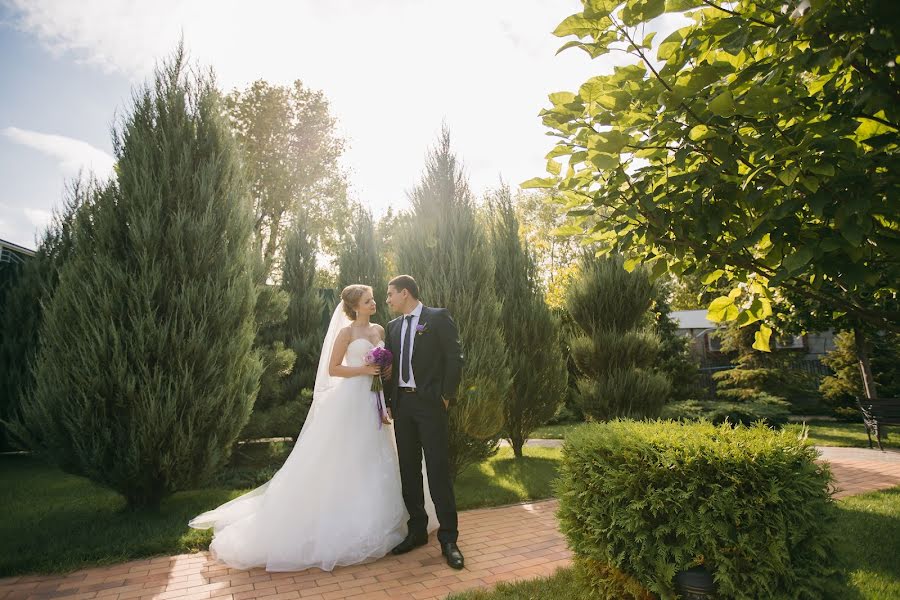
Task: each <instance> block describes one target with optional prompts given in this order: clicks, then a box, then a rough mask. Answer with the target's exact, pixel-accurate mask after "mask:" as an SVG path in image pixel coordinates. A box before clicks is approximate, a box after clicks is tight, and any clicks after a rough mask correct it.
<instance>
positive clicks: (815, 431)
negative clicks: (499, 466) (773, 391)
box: [531, 421, 900, 448]
mask: <svg viewBox="0 0 900 600" xmlns="http://www.w3.org/2000/svg"><path fill="white" fill-rule="evenodd" d="M582 425H584V424H583V423H565V424H562V425H546V426H544V427H541V428H539V429H538V430H537V431H535V432H534V433H533V434H532V435H531V437H533V438H540V439H555V440H561V439H565V437H566V436H567V435H568V434H569V433H571V432H572V431H574V430H575V429H577V428H579V427H581V426H582ZM807 425H809V439H810V441H812V443H813V444H815V445H816V446H847V447H852V448H868V447H869V439H868V438H867V437H866V428H865V427H864V426H863V424H862V422H859V423H844V422H839V421H810V422H809V423H807ZM800 427H801V425H800V424H799V423H789V424H787V425H785V428H786V429H788V430H790V431H797V432H798V433H799V431H800ZM873 443H874V441H873ZM881 445H882V446H884V447H885V448H900V429H898V428H897V427H889V428H887V429H886V430H885V431H882V434H881ZM876 447H877V446H876Z"/></svg>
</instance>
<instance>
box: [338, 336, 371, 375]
mask: <svg viewBox="0 0 900 600" xmlns="http://www.w3.org/2000/svg"><path fill="white" fill-rule="evenodd" d="M349 345H350V329H349V328H344V329H342V330H341V332H340V333H338V335H337V338H336V339H335V340H334V348H333V349H332V350H331V362H330V363H329V364H328V374H329V375H331V376H332V377H358V376H359V375H378V367H376V366H375V365H363V366H362V367H348V366H345V365H342V364H341V363H342V362H343V360H344V354H346V353H347V346H349Z"/></svg>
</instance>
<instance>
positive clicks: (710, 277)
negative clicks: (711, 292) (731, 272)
mask: <svg viewBox="0 0 900 600" xmlns="http://www.w3.org/2000/svg"><path fill="white" fill-rule="evenodd" d="M724 274H725V271H723V270H722V269H716V270H715V271H713V272H712V273H708V274H707V275H706V276H704V277H703V279H701V280H700V283H702V284H703V285H709V284H711V283H715V282H716V281H718V279H719V277H721V276H722V275H724Z"/></svg>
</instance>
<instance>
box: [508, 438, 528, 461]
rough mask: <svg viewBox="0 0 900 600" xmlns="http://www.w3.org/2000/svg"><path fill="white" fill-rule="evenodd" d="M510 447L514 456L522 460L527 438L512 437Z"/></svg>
mask: <svg viewBox="0 0 900 600" xmlns="http://www.w3.org/2000/svg"><path fill="white" fill-rule="evenodd" d="M509 445H510V446H512V450H513V456H515V457H516V458H522V447H523V446H524V445H525V438H523V437H522V436H512V437H510V439H509Z"/></svg>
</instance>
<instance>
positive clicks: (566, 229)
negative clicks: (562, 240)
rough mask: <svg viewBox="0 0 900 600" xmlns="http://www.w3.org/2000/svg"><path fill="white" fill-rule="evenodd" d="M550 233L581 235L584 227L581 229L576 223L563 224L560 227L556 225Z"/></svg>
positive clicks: (565, 235) (569, 235)
mask: <svg viewBox="0 0 900 600" xmlns="http://www.w3.org/2000/svg"><path fill="white" fill-rule="evenodd" d="M550 233H551V235H554V236H556V237H572V236H573V235H581V234H582V233H584V229H582V228H581V227H579V226H578V225H563V226H561V227H557V228H556V229H554V230H553V231H551V232H550Z"/></svg>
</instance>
